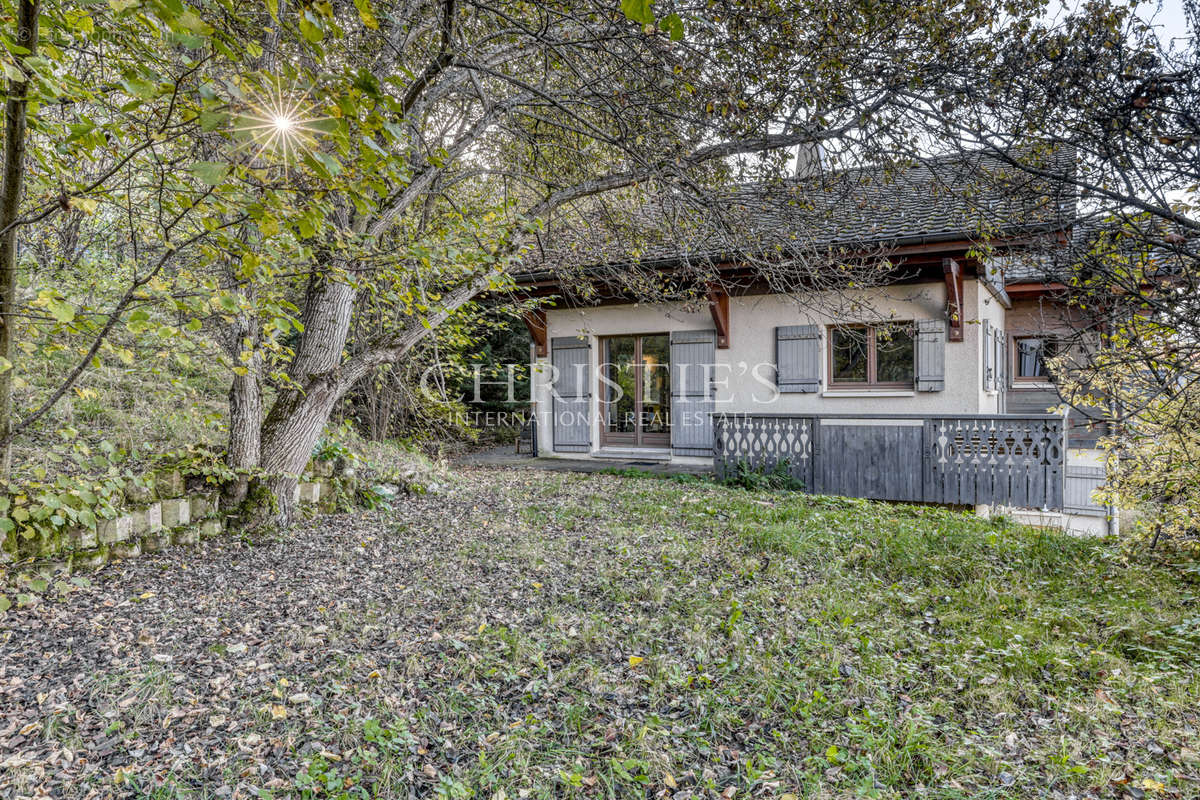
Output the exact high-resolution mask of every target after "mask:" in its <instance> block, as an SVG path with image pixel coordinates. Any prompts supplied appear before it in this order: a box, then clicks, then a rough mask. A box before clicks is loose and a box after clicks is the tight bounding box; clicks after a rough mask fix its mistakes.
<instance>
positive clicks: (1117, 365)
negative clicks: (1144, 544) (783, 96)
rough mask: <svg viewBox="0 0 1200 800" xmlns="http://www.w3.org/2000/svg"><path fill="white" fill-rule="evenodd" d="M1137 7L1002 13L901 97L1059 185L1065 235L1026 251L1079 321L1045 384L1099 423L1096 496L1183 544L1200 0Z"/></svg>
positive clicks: (1197, 317)
mask: <svg viewBox="0 0 1200 800" xmlns="http://www.w3.org/2000/svg"><path fill="white" fill-rule="evenodd" d="M1140 10H1141V9H1140V8H1139V6H1138V5H1137V4H1134V3H1129V4H1120V3H1115V4H1108V3H1086V4H1083V5H1081V6H1080V7H1079V8H1078V9H1077V10H1076V11H1075V12H1073V13H1072V14H1070V15H1068V16H1067V17H1066V18H1065V19H1064V20H1062V21H1060V22H1053V23H1052V22H1047V23H1044V24H1030V25H1025V26H1020V27H1017V28H1014V29H1013V30H1012V31H1011V32H1010V34H1009V35H1008V36H1006V37H1005V39H1004V40H1002V42H1001V44H1002V47H1001V48H1000V49H999V50H997V54H996V55H997V57H996V58H995V59H994V60H993V61H992V62H991V63H984V62H976V63H972V62H969V61H967V60H959V61H957V62H948V63H947V64H946V65H944V66H943V69H942V70H941V71H940V73H939V74H938V75H936V76H932V77H931V81H930V82H929V84H927V85H926V86H923V87H920V88H919V89H917V90H909V91H906V92H905V93H904V100H905V102H907V104H908V107H909V113H910V114H911V115H912V117H913V118H914V119H915V120H919V121H920V124H921V125H922V127H926V128H928V129H929V130H931V131H933V132H937V133H938V134H940V135H941V136H942V137H943V138H944V140H946V141H953V142H961V143H962V146H964V147H972V148H982V149H983V150H984V151H985V152H988V153H990V154H992V155H994V156H995V157H996V158H998V159H1001V160H1002V161H1003V163H1004V164H1005V165H1006V166H1007V167H1009V168H1011V169H1012V170H1014V171H1015V172H1016V173H1017V174H1024V175H1026V176H1030V177H1034V178H1037V179H1050V180H1052V181H1054V182H1056V183H1059V184H1060V185H1063V186H1067V187H1070V189H1071V190H1072V193H1073V195H1074V202H1075V214H1074V216H1075V226H1074V228H1073V230H1072V234H1071V238H1070V240H1069V241H1068V242H1066V243H1065V246H1063V245H1062V244H1060V243H1055V244H1054V246H1052V247H1049V248H1048V249H1047V251H1046V252H1044V253H1042V254H1041V256H1040V261H1039V263H1040V270H1039V271H1040V275H1041V277H1042V279H1043V280H1044V281H1045V282H1046V283H1052V284H1058V285H1060V286H1062V288H1061V289H1060V290H1058V291H1057V292H1055V293H1054V295H1053V299H1054V301H1055V302H1056V304H1057V305H1058V307H1059V308H1060V309H1062V313H1064V314H1066V315H1069V316H1071V317H1072V318H1073V319H1074V320H1075V321H1076V323H1077V327H1080V330H1079V331H1078V332H1077V333H1076V334H1075V335H1074V337H1073V341H1070V342H1068V345H1069V350H1070V351H1071V352H1070V355H1069V356H1064V357H1062V358H1059V359H1057V360H1056V361H1055V362H1054V364H1053V368H1054V369H1055V371H1056V378H1057V381H1058V384H1059V389H1060V393H1061V394H1062V396H1063V399H1064V401H1065V402H1069V403H1071V404H1073V405H1076V406H1079V407H1082V408H1085V409H1091V410H1092V411H1093V412H1097V413H1099V414H1100V415H1101V416H1102V417H1103V418H1104V419H1106V420H1108V422H1109V423H1110V425H1111V435H1110V436H1109V437H1108V438H1107V439H1106V441H1105V445H1106V446H1107V447H1108V449H1109V453H1110V460H1109V479H1108V485H1107V488H1106V491H1105V494H1106V495H1107V497H1108V498H1109V499H1110V500H1114V501H1116V502H1117V503H1118V504H1119V505H1122V506H1125V507H1133V508H1139V509H1140V510H1142V511H1143V514H1142V516H1141V519H1140V520H1139V522H1138V524H1137V526H1136V530H1137V531H1138V532H1139V536H1138V538H1139V539H1143V540H1148V541H1154V542H1158V541H1160V540H1161V539H1162V538H1163V537H1164V536H1169V537H1174V538H1176V539H1182V540H1190V541H1192V542H1193V543H1194V542H1195V539H1196V535H1197V530H1198V529H1197V526H1196V523H1195V521H1194V520H1195V510H1196V508H1197V507H1198V506H1200V480H1197V475H1196V473H1195V465H1196V446H1197V441H1196V430H1197V426H1196V423H1197V421H1198V420H1200V405H1198V404H1200V395H1198V394H1197V390H1198V388H1200V301H1198V299H1197V298H1200V253H1198V250H1197V244H1198V243H1200V218H1198V217H1197V213H1196V212H1197V209H1198V208H1200V204H1198V200H1200V197H1198V191H1200V50H1198V49H1197V48H1196V46H1195V37H1196V36H1197V35H1198V34H1200V7H1198V6H1197V5H1196V4H1195V3H1187V4H1186V10H1187V12H1188V15H1189V19H1190V27H1191V31H1190V34H1191V35H1190V36H1177V37H1170V38H1164V37H1163V36H1159V35H1158V34H1157V33H1156V32H1155V30H1154V29H1153V28H1152V27H1150V26H1149V25H1148V24H1147V23H1146V22H1144V21H1143V19H1142V18H1141V17H1140V16H1139V12H1140ZM1169 33H1171V34H1184V33H1185V32H1183V31H1178V32H1169ZM1181 43H1182V44H1181ZM1014 145H1019V146H1014ZM1064 155H1065V156H1066V157H1065V158H1064V157H1063V156H1064ZM1078 323H1082V325H1081V326H1080V325H1078Z"/></svg>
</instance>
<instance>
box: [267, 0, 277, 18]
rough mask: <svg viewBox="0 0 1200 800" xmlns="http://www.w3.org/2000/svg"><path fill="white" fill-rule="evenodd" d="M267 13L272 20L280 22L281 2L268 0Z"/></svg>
mask: <svg viewBox="0 0 1200 800" xmlns="http://www.w3.org/2000/svg"><path fill="white" fill-rule="evenodd" d="M267 12H268V13H269V14H270V15H271V19H273V20H275V21H276V22H279V0H267Z"/></svg>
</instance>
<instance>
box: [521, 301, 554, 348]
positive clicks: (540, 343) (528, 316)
mask: <svg viewBox="0 0 1200 800" xmlns="http://www.w3.org/2000/svg"><path fill="white" fill-rule="evenodd" d="M521 319H523V320H525V327H526V328H528V329H529V338H531V339H533V346H534V355H536V356H537V357H538V358H545V357H546V356H548V355H550V347H549V342H548V340H547V339H546V310H545V309H543V308H533V309H530V310H529V311H525V312H522V314H521Z"/></svg>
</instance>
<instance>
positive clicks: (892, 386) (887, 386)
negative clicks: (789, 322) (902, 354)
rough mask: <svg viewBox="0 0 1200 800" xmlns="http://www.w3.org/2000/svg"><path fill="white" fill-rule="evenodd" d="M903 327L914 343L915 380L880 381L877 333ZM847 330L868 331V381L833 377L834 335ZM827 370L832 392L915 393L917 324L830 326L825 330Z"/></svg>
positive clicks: (899, 322) (893, 323)
mask: <svg viewBox="0 0 1200 800" xmlns="http://www.w3.org/2000/svg"><path fill="white" fill-rule="evenodd" d="M896 325H903V326H908V327H909V328H910V335H911V336H912V342H913V379H912V380H911V381H907V382H906V381H879V380H877V377H878V374H879V361H878V358H877V352H876V347H875V332H876V330H877V329H879V328H881V327H889V326H896ZM847 328H857V329H859V330H866V331H867V380H866V381H858V382H852V381H838V380H836V379H835V378H834V375H833V334H834V333H835V332H837V331H838V330H846V329H847ZM825 339H826V345H825V369H826V371H827V372H828V373H829V389H830V390H832V391H838V390H859V391H863V390H867V391H870V390H875V389H878V390H880V391H896V390H901V391H913V390H915V388H916V384H917V361H916V359H917V324H916V322H915V321H913V320H898V321H896V322H890V323H886V324H885V325H868V324H866V323H855V324H851V325H829V326H827V327H826V329H825Z"/></svg>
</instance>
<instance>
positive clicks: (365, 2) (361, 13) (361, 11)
mask: <svg viewBox="0 0 1200 800" xmlns="http://www.w3.org/2000/svg"><path fill="white" fill-rule="evenodd" d="M354 7H355V8H357V9H358V18H359V19H361V20H362V24H363V25H365V26H367V27H368V28H370V29H371V30H378V29H379V20H378V19H377V18H376V17H375V12H374V11H373V10H372V9H371V0H354Z"/></svg>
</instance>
